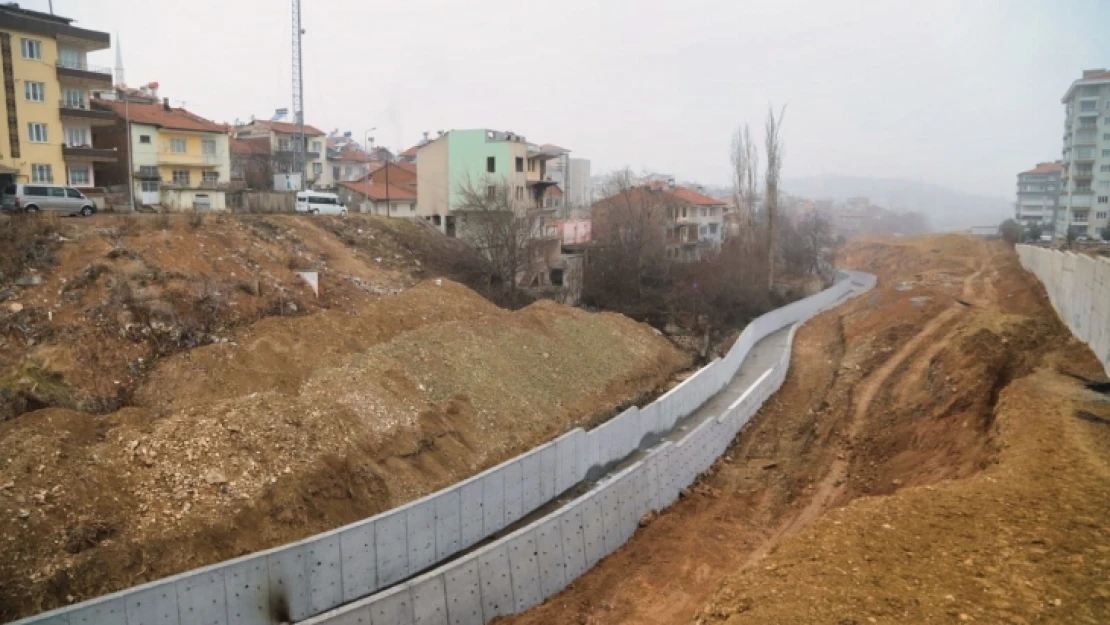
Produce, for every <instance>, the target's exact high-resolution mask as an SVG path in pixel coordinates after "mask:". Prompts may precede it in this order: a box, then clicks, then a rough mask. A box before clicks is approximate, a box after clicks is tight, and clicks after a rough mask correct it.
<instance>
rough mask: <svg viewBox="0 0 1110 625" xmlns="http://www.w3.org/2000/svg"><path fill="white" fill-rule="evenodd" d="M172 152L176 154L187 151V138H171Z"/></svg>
mask: <svg viewBox="0 0 1110 625" xmlns="http://www.w3.org/2000/svg"><path fill="white" fill-rule="evenodd" d="M170 152H173V153H174V154H184V153H185V140H184V139H170Z"/></svg>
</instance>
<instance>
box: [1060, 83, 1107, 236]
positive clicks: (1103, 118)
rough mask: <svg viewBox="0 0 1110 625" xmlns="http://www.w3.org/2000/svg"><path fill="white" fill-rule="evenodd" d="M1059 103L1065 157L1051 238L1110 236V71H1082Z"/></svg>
mask: <svg viewBox="0 0 1110 625" xmlns="http://www.w3.org/2000/svg"><path fill="white" fill-rule="evenodd" d="M1061 102H1062V103H1063V104H1064V112H1065V117H1064V150H1063V155H1064V158H1063V163H1062V165H1063V170H1062V172H1061V177H1060V185H1061V189H1060V190H1061V193H1060V210H1059V211H1058V218H1057V223H1056V230H1055V232H1056V235H1057V236H1064V235H1065V234H1066V233H1068V231H1071V232H1072V233H1074V234H1077V235H1079V234H1085V235H1087V236H1089V237H1092V238H1096V237H1102V236H1105V237H1106V238H1110V232H1108V230H1110V219H1108V218H1107V214H1108V212H1110V71H1107V70H1105V69H1094V70H1084V72H1083V77H1082V78H1080V79H1079V80H1076V81H1074V82H1073V83H1072V84H1071V86H1070V87H1068V90H1067V92H1066V93H1065V94H1064V97H1063V99H1062V100H1061Z"/></svg>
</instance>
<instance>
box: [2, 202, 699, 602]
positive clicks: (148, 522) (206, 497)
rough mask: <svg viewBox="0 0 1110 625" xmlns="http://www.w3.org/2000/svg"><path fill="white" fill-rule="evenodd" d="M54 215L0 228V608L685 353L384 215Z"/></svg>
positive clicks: (632, 383)
mask: <svg viewBox="0 0 1110 625" xmlns="http://www.w3.org/2000/svg"><path fill="white" fill-rule="evenodd" d="M55 222H56V223H50V222H49V220H42V221H41V222H40V221H34V222H32V221H26V222H22V221H21V222H18V224H17V226H18V227H19V228H25V230H20V231H15V230H12V229H7V228H5V229H0V230H2V236H8V237H11V236H16V235H14V234H13V232H18V233H21V234H18V236H19V237H22V239H20V240H19V241H20V243H21V244H22V246H21V247H20V249H21V250H31V251H32V252H33V253H31V254H24V255H22V256H14V255H12V254H11V253H8V252H11V248H7V250H8V251H7V252H4V254H6V255H3V254H0V272H3V274H4V275H3V276H2V283H3V284H2V285H0V286H3V287H5V288H3V289H0V300H3V303H0V330H2V332H0V359H2V360H0V364H2V365H3V367H2V375H0V400H3V401H2V406H3V409H4V412H3V414H2V415H0V519H2V522H0V546H2V552H3V555H4V557H3V558H0V621H7V620H11V619H14V618H18V617H20V616H26V615H30V614H34V613H38V612H41V611H43V610H47V609H50V608H54V607H58V606H61V605H66V604H69V603H72V602H75V601H80V600H83V599H87V598H91V597H94V596H98V595H102V594H105V593H108V592H112V591H116V590H120V589H123V588H126V587H130V586H134V585H136V584H139V583H142V582H146V581H151V580H154V579H157V578H160V577H164V576H167V575H170V574H173V573H177V572H181V571H185V570H188V569H191V568H195V567H198V566H202V565H206V564H211V563H214V562H217V561H220V560H224V559H228V558H232V557H235V556H239V555H243V554H246V553H250V552H253V551H257V550H261V549H265V548H269V547H274V546H277V545H281V544H284V543H287V542H292V541H294V540H298V539H301V538H304V537H306V536H309V535H312V534H314V533H318V532H321V531H325V530H328V529H332V528H335V527H339V526H341V525H344V524H346V523H350V522H353V521H355V520H359V519H362V518H366V517H368V516H371V515H373V514H375V513H377V512H381V511H383V510H386V509H389V508H391V507H394V506H397V505H399V504H401V503H404V502H406V501H410V500H412V499H415V498H417V497H419V496H422V495H424V494H427V493H429V492H432V491H434V490H436V489H439V488H442V487H444V486H447V485H449V484H451V483H454V482H456V481H459V480H461V479H463V478H466V477H469V476H470V475H473V474H474V473H477V472H478V471H481V470H482V469H484V468H487V467H490V466H493V465H495V464H497V463H499V462H501V461H503V460H505V459H506V458H509V457H512V456H513V455H516V454H518V453H521V452H523V451H525V450H527V449H530V448H532V447H534V446H536V445H538V444H540V443H542V442H545V441H547V440H550V439H552V438H554V437H555V436H557V435H559V434H561V433H562V432H565V431H567V430H569V429H571V428H573V427H575V426H593V425H596V424H597V423H599V422H601V421H603V420H604V419H606V418H609V417H610V416H612V415H614V414H617V413H618V412H619V411H620V410H622V409H623V408H625V407H626V406H628V405H630V404H632V403H640V402H643V401H645V400H646V399H647V398H649V397H651V396H652V395H653V394H654V393H657V392H658V391H659V390H660V389H662V388H665V387H666V385H667V384H668V383H673V381H674V375H675V374H676V372H679V371H682V370H684V369H686V368H688V367H689V365H690V358H689V356H687V355H686V354H684V353H683V352H681V351H679V350H678V349H676V348H675V347H674V345H673V344H672V343H671V342H669V341H668V340H667V339H666V338H665V337H663V336H661V335H660V334H659V333H658V332H657V331H655V330H653V329H651V328H650V327H648V326H646V325H643V324H639V323H635V322H633V321H631V320H629V319H627V318H625V317H622V316H620V315H613V314H591V313H587V312H584V311H582V310H579V309H574V308H570V307H567V306H563V305H561V304H556V303H553V302H550V301H540V302H537V303H535V304H531V305H529V306H527V307H525V308H523V309H521V310H517V311H508V310H505V309H502V308H498V307H497V306H495V305H493V304H492V303H490V302H489V301H488V300H486V299H484V298H483V297H481V296H479V295H478V294H476V293H475V292H474V291H472V290H470V289H468V288H466V287H465V286H463V285H461V284H459V283H457V282H454V281H452V280H450V279H448V277H457V276H458V274H457V273H452V271H453V270H454V269H455V266H454V265H453V263H454V259H457V258H459V256H458V254H459V253H460V252H459V250H458V249H454V248H451V249H448V248H446V247H444V246H446V245H449V244H450V243H451V241H452V240H450V239H446V238H444V237H440V236H439V235H435V234H431V235H429V234H428V233H427V232H426V231H422V230H421V228H420V227H418V226H415V225H412V224H409V223H407V222H402V221H399V220H386V219H384V218H375V217H367V216H350V217H347V218H338V217H336V218H310V217H295V216H272V217H260V216H251V217H244V218H234V217H220V218H217V217H214V216H209V217H208V218H206V219H197V218H195V217H184V216H181V217H174V218H168V217H163V216H156V217H150V218H141V219H136V218H128V217H110V216H98V217H94V218H92V219H87V220H60V221H59V220H55ZM463 260H465V259H463ZM297 271H315V272H318V274H319V277H320V292H319V296H317V295H316V294H315V293H313V291H312V290H311V289H310V288H309V287H308V285H307V284H306V283H305V282H304V281H302V280H301V278H300V277H299V276H298V275H297V274H296V273H295V272H297Z"/></svg>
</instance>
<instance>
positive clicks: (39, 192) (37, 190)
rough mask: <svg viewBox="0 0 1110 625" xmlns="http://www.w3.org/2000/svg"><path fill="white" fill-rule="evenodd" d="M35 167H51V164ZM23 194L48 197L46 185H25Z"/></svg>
mask: <svg viewBox="0 0 1110 625" xmlns="http://www.w3.org/2000/svg"><path fill="white" fill-rule="evenodd" d="M35 167H49V165H45V166H43V165H35ZM23 195H33V196H35V197H46V187H23Z"/></svg>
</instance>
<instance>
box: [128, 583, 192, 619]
mask: <svg viewBox="0 0 1110 625" xmlns="http://www.w3.org/2000/svg"><path fill="white" fill-rule="evenodd" d="M126 606H127V607H126V611H127V623H128V625H179V624H180V622H181V621H180V620H179V617H178V612H177V590H176V589H175V588H174V585H173V584H172V583H162V584H157V585H154V586H146V587H144V588H143V589H142V590H139V591H138V592H135V593H132V594H130V595H128V597H127V603H126Z"/></svg>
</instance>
